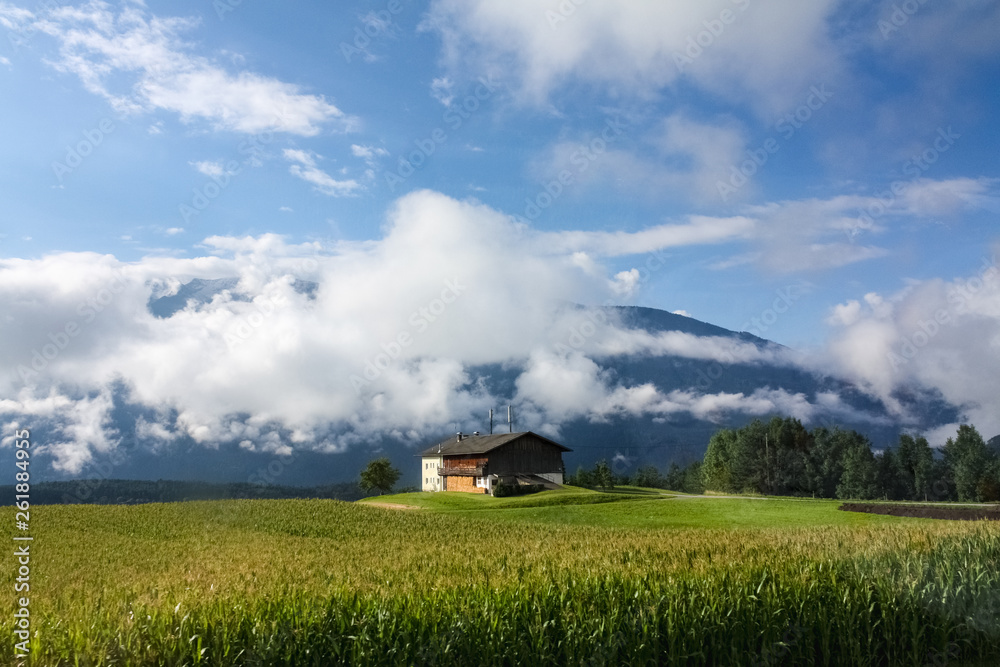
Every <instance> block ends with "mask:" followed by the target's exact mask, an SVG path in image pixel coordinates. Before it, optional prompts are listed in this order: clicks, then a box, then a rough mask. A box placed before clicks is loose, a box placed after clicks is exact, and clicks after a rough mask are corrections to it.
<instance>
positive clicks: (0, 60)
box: [0, 56, 11, 67]
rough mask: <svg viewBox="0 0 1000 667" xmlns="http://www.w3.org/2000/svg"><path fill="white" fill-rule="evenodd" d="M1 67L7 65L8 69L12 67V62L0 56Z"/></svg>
mask: <svg viewBox="0 0 1000 667" xmlns="http://www.w3.org/2000/svg"><path fill="white" fill-rule="evenodd" d="M0 65H6V66H7V67H10V66H11V64H10V60H9V59H8V58H5V57H3V56H0Z"/></svg>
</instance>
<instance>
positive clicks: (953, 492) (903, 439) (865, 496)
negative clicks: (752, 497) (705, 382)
mask: <svg viewBox="0 0 1000 667" xmlns="http://www.w3.org/2000/svg"><path fill="white" fill-rule="evenodd" d="M702 480H703V482H704V485H705V488H706V489H708V490H711V491H721V492H727V493H761V494H766V495H790V496H813V497H816V498H845V499H846V498H852V499H861V500H874V499H886V500H933V501H940V500H958V501H963V502H992V501H997V500H1000V455H998V451H997V446H996V445H995V444H994V445H993V446H988V445H987V443H986V442H985V440H983V437H982V436H981V435H980V434H979V432H978V431H977V430H976V428H975V426H972V425H966V424H963V425H962V426H960V427H959V428H958V433H957V434H956V435H955V437H953V438H948V440H947V442H946V443H945V445H944V447H942V448H941V450H940V455H936V454H935V451H934V450H933V449H932V448H931V446H930V444H929V443H928V442H927V439H926V438H924V437H923V436H912V435H908V434H903V435H901V436H900V437H899V442H898V443H897V444H896V446H895V447H887V448H885V449H883V450H881V451H878V452H875V451H873V450H872V444H871V442H869V440H868V438H867V437H865V436H864V435H863V434H861V433H858V432H857V431H852V430H844V429H840V428H833V429H830V428H827V427H824V426H819V427H816V428H814V429H813V430H812V431H809V430H807V429H806V428H805V427H803V426H802V423H801V422H799V420H797V419H792V418H784V419H782V418H780V417H774V418H772V419H771V420H770V421H768V422H766V423H765V422H762V421H760V420H759V419H758V420H754V421H753V422H751V423H750V424H747V425H746V426H744V427H743V428H739V429H722V430H720V431H718V432H716V433H715V435H713V436H712V438H711V440H710V441H709V443H708V449H707V451H706V452H705V458H704V461H703V463H702Z"/></svg>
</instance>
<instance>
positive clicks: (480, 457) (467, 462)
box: [440, 454, 488, 477]
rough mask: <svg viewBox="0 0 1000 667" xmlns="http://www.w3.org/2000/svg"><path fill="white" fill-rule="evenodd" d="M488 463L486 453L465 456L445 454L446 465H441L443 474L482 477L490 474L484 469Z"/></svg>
mask: <svg viewBox="0 0 1000 667" xmlns="http://www.w3.org/2000/svg"><path fill="white" fill-rule="evenodd" d="M486 464H487V458H486V456H485V455H484V454H475V455H465V456H445V457H444V465H442V466H441V470H440V472H441V474H442V475H465V476H478V477H482V476H483V475H484V474H488V473H486V472H484V471H483V467H484V466H486Z"/></svg>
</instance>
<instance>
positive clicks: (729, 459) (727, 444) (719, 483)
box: [701, 428, 736, 493]
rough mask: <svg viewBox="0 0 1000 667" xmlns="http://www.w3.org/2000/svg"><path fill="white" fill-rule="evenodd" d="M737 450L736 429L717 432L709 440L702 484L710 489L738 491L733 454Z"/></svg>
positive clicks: (725, 491) (702, 471) (702, 473)
mask: <svg viewBox="0 0 1000 667" xmlns="http://www.w3.org/2000/svg"><path fill="white" fill-rule="evenodd" d="M735 450H736V431H733V430H731V429H728V428H724V429H721V430H719V431H716V432H715V435H713V436H712V438H711V439H710V440H709V441H708V449H707V450H706V451H705V458H704V461H703V462H702V466H701V478H702V485H703V486H704V487H705V488H706V489H708V490H710V491H720V492H722V493H732V492H733V491H736V487H735V480H734V479H733V455H734V453H735Z"/></svg>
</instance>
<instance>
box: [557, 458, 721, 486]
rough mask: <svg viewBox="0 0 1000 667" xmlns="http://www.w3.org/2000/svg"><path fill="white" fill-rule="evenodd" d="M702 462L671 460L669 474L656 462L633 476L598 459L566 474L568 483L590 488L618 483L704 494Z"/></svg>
mask: <svg viewBox="0 0 1000 667" xmlns="http://www.w3.org/2000/svg"><path fill="white" fill-rule="evenodd" d="M701 470H702V463H701V461H694V462H692V463H691V464H689V465H687V466H685V467H681V466H679V465H677V463H676V462H674V463H671V464H670V467H669V468H668V469H667V472H666V474H663V473H661V472H660V470H659V468H657V467H656V466H655V465H643V466H640V467H639V468H638V469H636V471H635V472H634V473H632V474H631V475H619V474H616V473H615V472H614V471H613V470H612V468H611V466H610V465H609V464H608V462H607V461H606V460H602V461H598V462H597V464H595V465H594V467H593V468H592V469H590V470H588V469H586V468H584V467H582V466H580V467H578V468H577V470H576V472H575V473H573V474H571V475H568V476H567V477H566V484H569V485H570V486H582V487H585V488H588V489H598V488H599V489H604V490H609V489H614V488H615V487H616V486H641V487H645V488H650V489H669V490H671V491H681V492H683V493H703V492H704V491H705V487H704V483H703V482H702V472H701Z"/></svg>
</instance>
